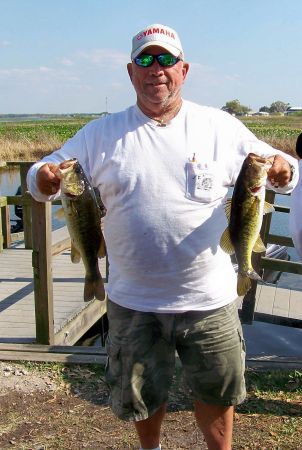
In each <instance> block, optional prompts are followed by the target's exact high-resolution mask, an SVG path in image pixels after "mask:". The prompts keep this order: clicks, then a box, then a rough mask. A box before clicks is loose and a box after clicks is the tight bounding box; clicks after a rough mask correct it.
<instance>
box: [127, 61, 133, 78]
mask: <svg viewBox="0 0 302 450" xmlns="http://www.w3.org/2000/svg"><path fill="white" fill-rule="evenodd" d="M132 69H133V68H132V63H128V64H127V71H128V75H129V77H130V80H131V81H132Z"/></svg>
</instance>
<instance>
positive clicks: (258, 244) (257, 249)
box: [253, 236, 266, 253]
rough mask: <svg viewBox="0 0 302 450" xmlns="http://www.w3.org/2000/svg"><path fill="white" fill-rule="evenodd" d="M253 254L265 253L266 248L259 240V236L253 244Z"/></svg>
mask: <svg viewBox="0 0 302 450" xmlns="http://www.w3.org/2000/svg"><path fill="white" fill-rule="evenodd" d="M253 252H255V253H263V252H266V247H265V245H264V243H263V241H262V239H261V237H260V236H258V238H257V241H256V242H255V245H254V248H253Z"/></svg>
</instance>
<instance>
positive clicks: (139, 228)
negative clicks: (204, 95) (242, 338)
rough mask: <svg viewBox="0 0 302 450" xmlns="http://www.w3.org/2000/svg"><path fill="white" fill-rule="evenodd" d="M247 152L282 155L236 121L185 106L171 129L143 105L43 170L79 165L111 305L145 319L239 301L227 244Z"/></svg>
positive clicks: (101, 126)
mask: <svg viewBox="0 0 302 450" xmlns="http://www.w3.org/2000/svg"><path fill="white" fill-rule="evenodd" d="M249 152H254V153H257V154H260V155H262V156H268V155H269V156H271V155H273V154H275V153H279V152H278V151H277V150H275V149H272V148H271V147H270V146H268V145H267V144H265V143H264V142H261V141H259V140H258V139H257V138H256V137H255V136H254V135H253V134H252V133H251V132H250V131H249V130H248V129H247V128H246V127H245V126H244V125H243V124H242V123H241V122H240V121H239V120H237V119H235V118H234V117H232V116H231V115H229V114H228V113H225V112H223V111H220V110H217V109H215V108H210V107H202V106H199V105H196V104H194V103H191V102H188V101H184V102H183V105H182V107H181V110H180V111H179V113H178V114H177V116H176V117H175V118H174V119H173V120H171V122H169V123H168V124H167V125H166V126H159V124H158V123H157V122H156V121H154V120H152V119H150V118H148V117H147V116H145V115H144V114H143V113H142V111H141V110H140V109H139V108H138V107H137V106H132V107H130V108H128V109H127V110H125V111H123V112H120V113H115V114H111V115H108V116H106V117H104V118H101V119H97V120H94V121H92V122H90V123H88V124H87V125H86V126H85V127H83V128H82V129H81V130H80V131H79V132H78V133H77V134H76V135H75V136H74V137H73V138H72V139H70V140H68V141H67V142H66V143H65V144H64V146H63V147H62V149H60V150H58V151H57V152H55V153H53V154H52V155H50V156H48V157H46V158H44V159H43V162H46V161H51V162H61V161H63V160H65V159H69V158H78V159H79V161H80V163H81V164H82V166H83V168H84V170H85V171H86V174H87V176H88V177H89V178H90V180H91V182H92V185H93V186H95V187H97V188H99V190H100V194H101V197H102V200H103V203H104V205H105V207H106V209H107V214H106V217H105V220H104V235H105V240H106V245H107V251H108V257H109V264H110V270H109V272H110V273H109V282H108V286H107V292H108V296H109V298H110V299H111V300H112V301H114V302H116V303H117V304H119V305H122V306H124V307H127V308H131V309H135V310H138V311H156V312H184V311H189V310H210V309H214V308H218V307H221V306H224V305H226V304H228V303H230V302H232V301H233V300H234V299H235V298H236V297H237V293H236V284H237V281H236V275H235V272H234V270H233V267H232V264H231V261H230V257H229V256H228V255H227V254H226V253H224V252H223V251H222V249H221V248H220V246H219V242H220V237H221V234H222V233H223V231H224V229H225V228H226V225H227V223H226V218H225V212H224V205H223V203H224V200H225V197H226V195H227V192H228V187H229V186H231V185H233V184H234V183H235V180H236V178H237V175H238V173H239V170H240V168H241V165H242V162H243V159H244V158H245V156H246V155H247V154H248V153H249ZM193 154H195V159H196V161H197V163H200V164H201V167H202V168H203V170H204V172H205V174H206V176H208V175H209V180H210V184H208V183H207V184H206V189H205V190H204V191H202V189H201V190H198V196H197V198H194V195H193V196H190V195H189V194H190V192H189V193H187V192H186V190H187V187H188V185H187V176H188V174H187V168H188V167H189V166H188V162H189V160H190V159H192V158H193ZM284 156H285V157H286V158H287V159H289V160H290V163H291V164H295V161H294V159H293V158H291V157H289V156H287V155H284ZM40 166H41V163H37V164H36V165H35V166H33V167H32V169H31V170H30V172H29V175H28V186H29V189H30V191H31V193H32V195H33V196H34V197H35V198H36V199H37V200H40V201H44V200H50V199H54V198H56V197H57V196H52V197H46V196H43V195H42V194H41V193H39V191H38V190H37V187H36V184H35V174H36V172H37V170H38V169H39V168H40ZM207 180H208V179H207ZM289 188H290V186H288V187H287V190H289ZM279 191H280V192H284V191H285V190H284V189H283V190H282V189H279ZM191 193H192V192H191Z"/></svg>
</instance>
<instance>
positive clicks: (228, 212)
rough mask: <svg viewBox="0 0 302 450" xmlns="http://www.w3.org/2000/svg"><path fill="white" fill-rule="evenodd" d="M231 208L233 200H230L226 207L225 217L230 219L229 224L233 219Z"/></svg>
mask: <svg viewBox="0 0 302 450" xmlns="http://www.w3.org/2000/svg"><path fill="white" fill-rule="evenodd" d="M231 206H232V199H231V198H228V199H227V201H226V202H225V205H224V210H225V215H226V217H227V219H228V222H230V218H231Z"/></svg>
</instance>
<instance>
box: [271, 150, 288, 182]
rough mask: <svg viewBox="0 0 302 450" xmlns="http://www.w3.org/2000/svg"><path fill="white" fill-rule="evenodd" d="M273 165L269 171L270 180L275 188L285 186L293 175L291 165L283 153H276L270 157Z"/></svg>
mask: <svg viewBox="0 0 302 450" xmlns="http://www.w3.org/2000/svg"><path fill="white" fill-rule="evenodd" d="M269 160H270V161H271V162H272V167H271V168H270V169H269V171H268V172H267V177H268V180H269V181H270V183H271V185H272V186H274V187H275V188H278V187H284V186H286V185H287V184H288V183H289V182H290V181H291V177H292V173H291V166H290V164H289V162H288V161H286V159H284V158H283V157H282V156H281V155H275V156H272V157H271V158H269Z"/></svg>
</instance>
